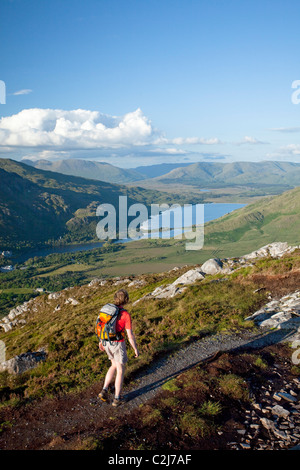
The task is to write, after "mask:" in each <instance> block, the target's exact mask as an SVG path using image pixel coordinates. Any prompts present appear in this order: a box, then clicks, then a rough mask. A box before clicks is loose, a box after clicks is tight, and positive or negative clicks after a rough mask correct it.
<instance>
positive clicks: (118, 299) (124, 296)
mask: <svg viewBox="0 0 300 470" xmlns="http://www.w3.org/2000/svg"><path fill="white" fill-rule="evenodd" d="M127 302H129V294H128V292H127V290H125V289H120V290H118V291H117V292H116V293H115V295H114V303H115V305H118V306H119V305H125V304H127Z"/></svg>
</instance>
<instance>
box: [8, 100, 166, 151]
mask: <svg viewBox="0 0 300 470" xmlns="http://www.w3.org/2000/svg"><path fill="white" fill-rule="evenodd" d="M155 134H156V132H155V130H154V129H153V127H152V125H151V122H150V121H149V119H147V118H146V117H145V116H144V115H143V113H142V111H141V110H140V109H137V110H136V111H133V112H130V113H127V114H125V115H124V116H122V117H112V116H106V115H104V114H101V113H99V112H98V111H88V110H83V109H77V110H73V111H64V110H60V109H39V108H33V109H24V110H22V111H20V112H19V113H18V114H14V115H12V116H8V117H3V118H2V119H1V120H0V145H1V146H12V147H44V148H56V149H62V150H63V149H95V148H103V147H108V148H120V147H126V146H136V145H147V144H149V143H151V141H152V140H153V139H154V136H155ZM156 138H157V136H156Z"/></svg>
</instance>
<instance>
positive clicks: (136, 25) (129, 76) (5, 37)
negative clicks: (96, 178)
mask: <svg viewBox="0 0 300 470" xmlns="http://www.w3.org/2000/svg"><path fill="white" fill-rule="evenodd" d="M299 17H300V1H299V0H251V1H248V0H226V1H225V0H180V1H179V0H159V1H158V0H0V157H2V158H13V159H15V160H22V159H24V158H25V159H26V158H30V159H41V158H42V159H50V160H53V159H62V158H63V159H65V158H83V159H87V160H94V161H97V160H98V161H106V162H108V163H111V164H113V165H117V166H120V167H124V168H133V167H137V166H141V165H152V164H158V163H167V162H168V163H173V162H176V163H178V162H180V163H188V162H198V161H218V162H229V161H262V160H273V161H291V162H300V61H299V36H300V32H299V31H300V30H299Z"/></svg>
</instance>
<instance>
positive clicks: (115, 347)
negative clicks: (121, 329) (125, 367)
mask: <svg viewBox="0 0 300 470" xmlns="http://www.w3.org/2000/svg"><path fill="white" fill-rule="evenodd" d="M104 349H105V351H106V354H107V355H108V358H109V359H110V360H111V361H112V360H114V361H115V362H119V363H120V364H126V362H127V361H128V356H127V351H126V344H125V341H112V343H111V344H109V342H107V343H106V345H105V346H104Z"/></svg>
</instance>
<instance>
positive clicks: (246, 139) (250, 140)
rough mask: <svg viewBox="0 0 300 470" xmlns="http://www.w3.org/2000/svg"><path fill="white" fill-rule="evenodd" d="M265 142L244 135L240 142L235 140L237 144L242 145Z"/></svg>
mask: <svg viewBox="0 0 300 470" xmlns="http://www.w3.org/2000/svg"><path fill="white" fill-rule="evenodd" d="M266 143H267V142H262V141H261V140H258V139H256V138H255V137H251V136H248V135H245V137H244V138H243V140H241V141H240V142H237V145H244V144H250V145H258V144H266Z"/></svg>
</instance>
